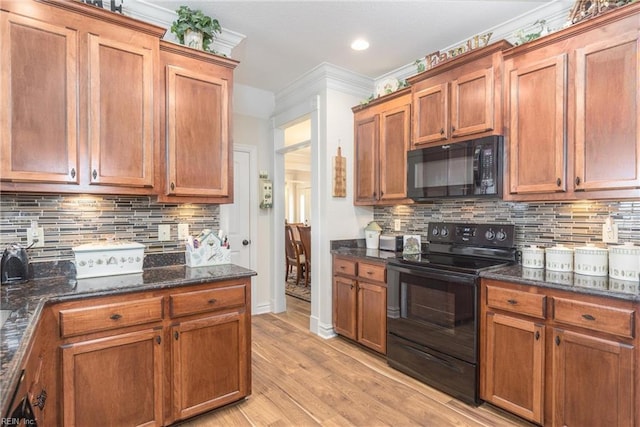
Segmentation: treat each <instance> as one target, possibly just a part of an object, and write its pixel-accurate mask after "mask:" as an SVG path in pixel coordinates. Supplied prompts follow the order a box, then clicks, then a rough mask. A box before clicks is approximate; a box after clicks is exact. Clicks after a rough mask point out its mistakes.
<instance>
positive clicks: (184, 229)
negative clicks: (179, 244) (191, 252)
mask: <svg viewBox="0 0 640 427" xmlns="http://www.w3.org/2000/svg"><path fill="white" fill-rule="evenodd" d="M188 238H189V224H178V240H187V239H188Z"/></svg>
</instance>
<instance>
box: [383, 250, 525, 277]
mask: <svg viewBox="0 0 640 427" xmlns="http://www.w3.org/2000/svg"><path fill="white" fill-rule="evenodd" d="M388 262H389V263H390V264H396V265H398V264H399V265H413V266H419V267H426V268H435V269H439V270H448V271H456V272H461V273H472V274H475V273H478V272H480V271H482V270H486V269H489V268H496V267H502V266H505V265H509V264H512V263H513V262H511V261H509V260H504V259H487V258H476V257H467V256H458V255H446V254H434V253H424V254H417V255H407V254H400V255H399V256H398V257H396V258H394V259H390V260H389V261H388Z"/></svg>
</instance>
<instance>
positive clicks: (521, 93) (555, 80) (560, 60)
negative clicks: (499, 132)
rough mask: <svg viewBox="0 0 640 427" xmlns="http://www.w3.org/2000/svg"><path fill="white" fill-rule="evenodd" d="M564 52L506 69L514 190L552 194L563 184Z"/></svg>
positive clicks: (564, 184) (511, 181) (510, 167)
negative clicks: (509, 70)
mask: <svg viewBox="0 0 640 427" xmlns="http://www.w3.org/2000/svg"><path fill="white" fill-rule="evenodd" d="M566 74H567V59H566V55H564V54H562V55H558V56H555V57H552V58H549V59H546V60H543V61H540V62H536V63H533V64H529V63H527V62H526V61H523V62H522V64H521V65H519V66H518V67H517V68H515V69H513V70H511V72H510V74H509V78H510V87H509V96H510V105H509V117H510V129H509V178H510V191H511V193H514V194H527V193H554V192H563V191H566V189H567V183H566V178H565V175H566V172H565V170H566V164H567V159H566V150H565V131H566V107H565V104H566Z"/></svg>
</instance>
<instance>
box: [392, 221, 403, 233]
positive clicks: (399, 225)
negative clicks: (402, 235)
mask: <svg viewBox="0 0 640 427" xmlns="http://www.w3.org/2000/svg"><path fill="white" fill-rule="evenodd" d="M401 229H402V222H401V221H400V220H399V219H394V220H393V231H400V230H401Z"/></svg>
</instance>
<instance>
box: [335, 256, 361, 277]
mask: <svg viewBox="0 0 640 427" xmlns="http://www.w3.org/2000/svg"><path fill="white" fill-rule="evenodd" d="M333 272H334V274H346V275H349V276H355V275H356V262H355V261H351V260H347V259H342V258H336V259H335V260H334V261H333Z"/></svg>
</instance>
